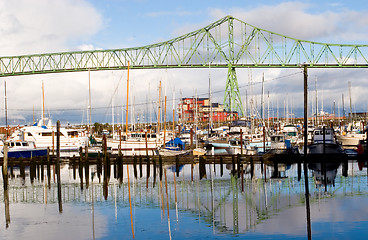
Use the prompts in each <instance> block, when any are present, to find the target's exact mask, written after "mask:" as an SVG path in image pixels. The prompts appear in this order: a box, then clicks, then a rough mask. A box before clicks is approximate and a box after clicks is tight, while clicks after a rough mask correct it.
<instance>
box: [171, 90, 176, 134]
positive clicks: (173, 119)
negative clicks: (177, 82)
mask: <svg viewBox="0 0 368 240" xmlns="http://www.w3.org/2000/svg"><path fill="white" fill-rule="evenodd" d="M172 110H173V117H172V121H173V125H172V130H173V138H175V87H174V92H173V109H172Z"/></svg>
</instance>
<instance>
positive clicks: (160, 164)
mask: <svg viewBox="0 0 368 240" xmlns="http://www.w3.org/2000/svg"><path fill="white" fill-rule="evenodd" d="M158 165H159V174H160V181H162V156H161V155H158Z"/></svg>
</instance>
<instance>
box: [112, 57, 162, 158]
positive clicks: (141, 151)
mask: <svg viewBox="0 0 368 240" xmlns="http://www.w3.org/2000/svg"><path fill="white" fill-rule="evenodd" d="M128 106H129V62H128V74H127V102H126V116H125V118H126V123H125V134H124V135H120V136H119V139H107V147H109V148H111V151H112V152H114V153H117V152H118V150H119V149H120V150H121V152H122V154H124V155H147V154H148V155H154V154H155V152H156V150H157V148H158V147H159V146H161V145H162V144H163V143H164V141H163V140H162V139H163V138H162V136H161V135H160V134H159V133H155V132H151V131H150V130H145V131H140V132H132V131H128V119H129V118H128V113H129V111H128ZM158 125H159V124H158Z"/></svg>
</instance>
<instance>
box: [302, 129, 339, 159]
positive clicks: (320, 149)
mask: <svg viewBox="0 0 368 240" xmlns="http://www.w3.org/2000/svg"><path fill="white" fill-rule="evenodd" d="M308 151H309V154H340V153H342V148H341V146H340V144H339V143H338V142H337V141H336V139H335V133H334V130H333V129H332V128H317V129H315V130H314V131H313V143H312V144H310V145H308Z"/></svg>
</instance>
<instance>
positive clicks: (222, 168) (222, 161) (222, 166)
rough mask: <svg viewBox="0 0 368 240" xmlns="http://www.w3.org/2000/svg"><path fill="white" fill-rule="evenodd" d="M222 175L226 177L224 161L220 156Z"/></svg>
mask: <svg viewBox="0 0 368 240" xmlns="http://www.w3.org/2000/svg"><path fill="white" fill-rule="evenodd" d="M220 175H221V177H222V175H224V159H223V158H222V156H220Z"/></svg>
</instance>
